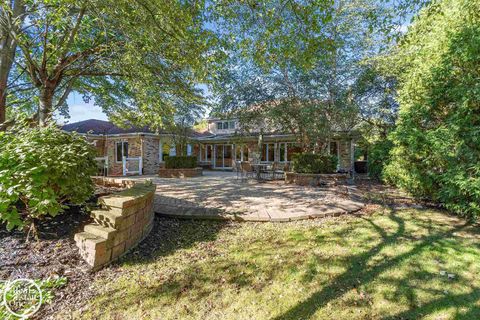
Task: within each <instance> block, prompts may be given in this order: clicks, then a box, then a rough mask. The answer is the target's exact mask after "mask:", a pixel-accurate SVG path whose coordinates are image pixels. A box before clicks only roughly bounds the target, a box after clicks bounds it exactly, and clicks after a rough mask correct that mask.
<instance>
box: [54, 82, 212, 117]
mask: <svg viewBox="0 0 480 320" xmlns="http://www.w3.org/2000/svg"><path fill="white" fill-rule="evenodd" d="M198 88H199V89H202V90H203V92H204V96H205V97H206V98H207V101H208V100H209V97H210V90H209V89H208V87H207V86H206V85H205V84H199V85H198ZM67 103H68V110H69V114H70V118H69V119H66V118H63V117H60V116H59V115H57V116H56V118H57V121H58V122H59V123H61V124H65V123H74V122H79V121H83V120H89V119H98V120H105V121H107V120H108V117H107V115H106V114H105V113H103V111H102V108H100V107H98V106H95V105H94V104H93V100H92V101H90V102H89V103H85V101H83V99H82V96H81V95H79V94H78V93H76V92H73V93H72V94H70V96H69V97H68V99H67ZM207 112H208V111H207Z"/></svg>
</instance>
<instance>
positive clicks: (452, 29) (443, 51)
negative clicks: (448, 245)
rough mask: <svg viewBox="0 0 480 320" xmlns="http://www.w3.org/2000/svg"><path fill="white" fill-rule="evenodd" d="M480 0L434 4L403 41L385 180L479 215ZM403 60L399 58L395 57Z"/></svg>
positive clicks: (455, 209)
mask: <svg viewBox="0 0 480 320" xmlns="http://www.w3.org/2000/svg"><path fill="white" fill-rule="evenodd" d="M479 6H480V1H479V0H445V1H440V2H434V3H433V4H432V5H431V6H429V7H427V8H426V9H424V10H423V12H422V14H420V16H419V17H418V19H416V20H415V23H414V24H413V25H412V27H411V28H409V31H408V33H407V35H406V38H405V39H404V41H402V44H401V45H400V47H399V50H398V54H397V55H396V56H394V57H393V58H394V59H395V60H396V61H394V62H393V63H390V65H398V66H399V68H400V72H399V75H398V76H399V80H400V81H399V83H400V90H399V101H400V117H399V119H398V122H397V127H396V129H395V131H394V132H393V134H392V135H391V137H390V138H391V139H392V141H393V142H394V148H393V149H392V152H391V156H392V159H391V161H390V163H389V164H388V165H387V167H386V168H385V170H384V171H385V178H386V179H387V181H389V182H391V183H394V184H395V185H397V186H399V187H401V188H403V189H406V190H407V191H409V192H410V193H411V194H413V195H414V196H416V197H419V198H428V199H431V200H433V201H436V202H440V203H442V204H443V205H444V206H445V207H446V208H447V209H448V210H451V211H453V212H455V213H458V214H459V215H462V216H465V217H468V218H470V219H472V220H474V219H476V218H477V217H478V216H479V215H480V148H479V146H480V130H479V128H480V118H479V115H480V103H479V101H480V100H479V98H480V90H479V86H478V79H479V78H480V68H479V65H480V41H479V39H480V16H479V15H478V8H479ZM395 62H398V63H395Z"/></svg>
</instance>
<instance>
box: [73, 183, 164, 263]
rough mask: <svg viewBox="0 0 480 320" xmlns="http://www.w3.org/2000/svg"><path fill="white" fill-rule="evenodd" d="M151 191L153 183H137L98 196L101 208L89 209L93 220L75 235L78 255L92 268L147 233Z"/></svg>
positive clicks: (110, 260) (141, 238) (115, 256)
mask: <svg viewBox="0 0 480 320" xmlns="http://www.w3.org/2000/svg"><path fill="white" fill-rule="evenodd" d="M109 183H110V182H109ZM121 185H123V184H121ZM154 193H155V185H154V184H151V183H138V184H135V185H134V186H133V187H131V188H130V189H127V190H124V191H122V192H119V193H116V194H113V195H108V196H104V197H100V198H99V203H100V204H101V206H102V209H101V210H94V211H92V217H93V218H94V220H95V223H92V224H87V225H86V226H85V227H84V231H83V232H81V233H77V234H76V235H75V242H76V243H77V246H78V248H79V249H80V255H81V256H82V257H83V258H84V259H85V261H86V262H87V263H88V264H89V265H90V266H91V267H92V268H93V269H99V268H101V267H103V266H105V265H107V264H109V263H110V262H112V261H114V260H116V259H117V258H119V257H120V256H122V255H123V254H124V253H126V252H127V251H128V250H130V249H132V248H133V247H135V246H136V245H137V244H138V243H140V242H141V241H142V240H143V239H144V238H145V237H146V236H147V235H148V234H149V233H150V231H151V230H152V226H153V219H154V212H153V198H154Z"/></svg>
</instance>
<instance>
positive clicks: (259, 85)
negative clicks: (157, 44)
mask: <svg viewBox="0 0 480 320" xmlns="http://www.w3.org/2000/svg"><path fill="white" fill-rule="evenodd" d="M307 3H308V2H307ZM326 4H327V3H324V4H323V7H320V8H322V10H320V11H319V12H321V13H322V17H323V18H321V19H320V18H318V17H317V18H316V20H315V24H314V26H313V27H310V26H309V23H310V21H309V20H308V19H307V20H305V19H301V17H302V16H300V18H299V17H297V14H296V12H297V11H296V9H295V8H294V7H289V6H285V7H281V8H282V9H281V10H282V15H280V16H275V15H274V14H273V13H272V14H271V16H268V15H267V16H266V17H267V18H269V19H270V20H267V22H264V20H265V19H267V18H264V19H261V21H260V22H258V23H257V25H260V26H264V25H265V26H270V24H275V23H276V22H277V21H278V20H281V21H284V20H287V21H288V20H289V19H291V20H293V21H296V22H297V24H300V26H297V27H296V28H297V29H298V30H300V32H299V34H298V36H293V35H291V34H290V31H291V30H290V29H289V27H286V28H285V29H284V28H276V29H275V36H273V40H272V38H268V35H269V33H267V35H262V32H260V36H261V37H267V39H268V40H267V41H266V42H265V43H267V44H268V43H269V42H270V41H276V42H279V43H280V44H278V45H276V46H274V47H275V50H273V52H274V54H271V55H267V56H265V55H263V54H262V51H261V50H260V52H257V51H255V52H251V53H250V54H248V53H249V52H250V51H249V50H254V49H253V48H250V47H249V46H248V45H252V46H253V44H255V40H256V39H257V37H258V36H259V34H258V33H257V30H256V29H253V28H252V29H248V28H246V27H245V24H242V26H243V27H244V28H243V29H242V30H243V33H242V35H243V37H242V38H241V39H237V41H235V42H234V44H236V46H233V48H234V49H236V50H233V49H232V51H233V53H232V54H231V55H230V59H229V60H228V63H227V65H226V67H225V69H224V70H223V72H222V73H221V74H220V76H219V78H218V82H217V85H216V86H215V93H217V96H218V110H219V111H221V112H225V111H229V112H237V115H240V116H241V118H242V119H241V120H243V122H244V126H245V127H246V128H247V129H248V127H249V123H255V124H258V123H256V122H262V123H263V124H265V123H267V124H269V125H270V126H271V127H273V128H274V129H275V128H276V129H278V130H281V131H284V132H290V133H293V134H295V135H296V136H297V138H298V140H299V142H301V143H302V144H303V145H304V148H305V149H314V150H315V149H318V148H320V149H321V148H322V147H325V146H326V144H324V145H323V146H322V145H319V143H322V142H323V143H324V142H325V141H327V140H328V138H329V137H330V136H331V135H332V132H333V131H338V130H341V131H348V130H350V129H351V128H352V127H354V124H355V122H356V121H357V120H358V115H359V108H358V105H357V102H358V101H359V100H360V99H356V97H355V94H356V92H355V91H354V84H355V83H356V81H357V79H358V78H359V75H360V74H362V70H363V69H365V65H363V64H362V63H361V62H362V61H363V60H364V59H365V58H366V57H367V56H371V55H374V54H376V53H377V52H378V51H379V50H380V49H381V48H380V46H379V42H378V40H379V39H382V37H383V35H382V34H381V33H380V32H378V30H377V29H375V28H372V23H376V22H372V19H371V17H372V16H380V15H383V16H385V15H388V12H389V11H390V10H391V8H388V7H386V6H383V5H379V4H377V2H376V1H371V0H354V1H336V2H335V3H330V2H328V6H327V5H326ZM262 8H263V7H262ZM250 9H251V11H253V12H256V11H255V10H258V9H257V8H256V7H253V8H250ZM302 9H303V10H308V7H307V8H303V7H302ZM264 10H265V9H264V8H263V9H262V10H260V13H257V14H258V15H260V16H261V17H264V16H265V14H264V13H263V11H264ZM270 10H271V11H272V12H277V10H279V9H278V8H275V9H273V8H270ZM319 12H317V14H320V13H319ZM252 15H253V16H255V14H252ZM280 25H282V24H280ZM247 26H248V24H247ZM262 28H263V27H261V28H260V30H263V29H262ZM267 30H268V29H267ZM304 30H315V31H313V32H314V33H315V36H314V37H311V36H308V32H307V33H303V31H304ZM305 38H309V39H311V42H305V41H304V39H305ZM283 39H288V41H287V40H285V41H282V40H283ZM245 43H246V44H245ZM307 44H308V45H307ZM245 47H246V48H247V50H246V49H245ZM267 52H272V51H267ZM362 94H363V93H362Z"/></svg>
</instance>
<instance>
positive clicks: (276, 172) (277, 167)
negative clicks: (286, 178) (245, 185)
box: [271, 162, 285, 180]
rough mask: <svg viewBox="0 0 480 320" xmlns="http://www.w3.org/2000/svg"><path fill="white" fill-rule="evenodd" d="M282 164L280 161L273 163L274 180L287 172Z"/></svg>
mask: <svg viewBox="0 0 480 320" xmlns="http://www.w3.org/2000/svg"><path fill="white" fill-rule="evenodd" d="M282 169H283V168H282V166H281V163H280V162H274V163H273V164H272V171H271V173H272V180H276V179H277V177H280V178H283V175H284V174H285V171H284V170H282Z"/></svg>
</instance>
